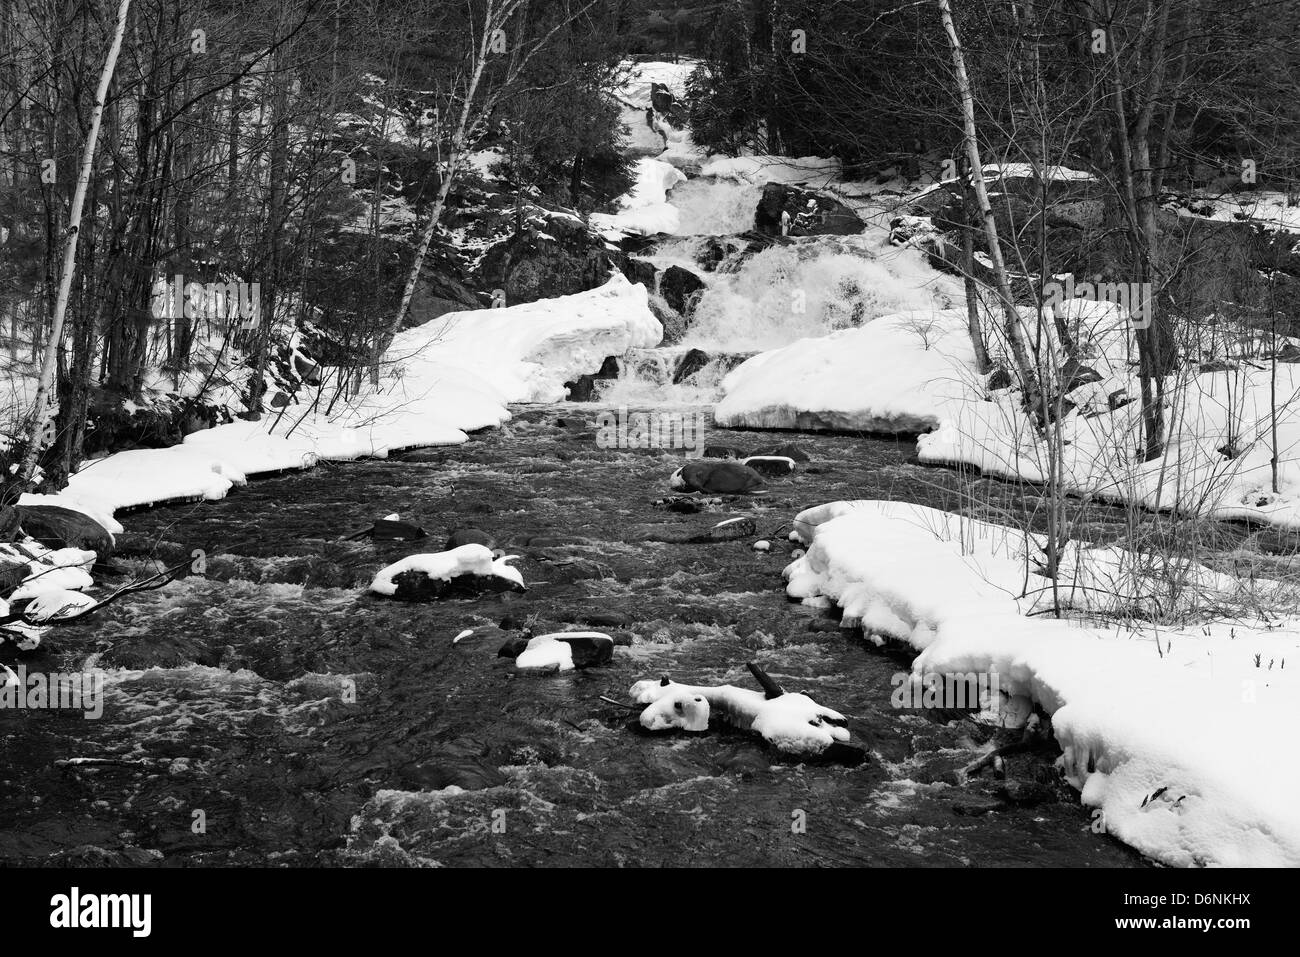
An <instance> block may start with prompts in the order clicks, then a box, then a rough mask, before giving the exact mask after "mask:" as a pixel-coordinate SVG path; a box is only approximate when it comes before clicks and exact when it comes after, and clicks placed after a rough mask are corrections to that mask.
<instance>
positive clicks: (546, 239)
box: [479, 216, 613, 305]
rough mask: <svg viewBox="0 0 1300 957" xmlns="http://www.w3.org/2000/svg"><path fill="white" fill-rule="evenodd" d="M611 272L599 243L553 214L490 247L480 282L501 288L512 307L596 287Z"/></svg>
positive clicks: (581, 228)
mask: <svg viewBox="0 0 1300 957" xmlns="http://www.w3.org/2000/svg"><path fill="white" fill-rule="evenodd" d="M612 268H613V265H612V263H611V261H610V257H609V253H608V251H607V249H606V244H605V240H604V239H602V238H601V237H600V236H598V235H596V234H595V233H593V232H591V231H589V230H588V229H587V228H586V227H585V226H583V225H582V223H580V222H577V221H575V220H572V219H569V218H568V217H564V216H555V217H552V218H550V219H547V220H545V221H543V222H542V223H540V224H538V225H533V224H530V225H529V226H528V227H527V228H525V229H524V230H523V231H522V232H519V233H516V234H515V235H512V236H510V237H509V238H508V239H504V240H502V241H501V242H499V243H497V244H496V245H494V246H492V247H490V248H489V249H488V251H487V252H486V253H485V254H484V255H483V261H482V263H481V264H480V266H479V278H480V282H481V284H482V285H483V286H484V287H485V288H487V289H502V290H504V292H505V304H506V305H516V304H518V303H521V302H536V301H537V300H538V299H550V298H554V297H556V296H568V295H572V294H574V293H579V292H585V291H586V290H588V289H595V288H596V287H597V286H601V285H604V283H605V282H607V281H608V280H609V274H610V270H611V269H612Z"/></svg>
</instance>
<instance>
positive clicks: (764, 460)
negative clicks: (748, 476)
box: [741, 455, 794, 477]
mask: <svg viewBox="0 0 1300 957" xmlns="http://www.w3.org/2000/svg"><path fill="white" fill-rule="evenodd" d="M741 464H742V465H746V466H748V467H749V468H751V469H753V470H754V471H755V472H757V473H758V474H759V475H766V476H769V477H778V476H781V475H789V474H790V473H791V472H793V471H794V459H791V458H786V457H785V456H784V455H751V456H749V458H747V459H745V460H744V461H743V462H742V463H741Z"/></svg>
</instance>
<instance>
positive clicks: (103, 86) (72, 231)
mask: <svg viewBox="0 0 1300 957" xmlns="http://www.w3.org/2000/svg"><path fill="white" fill-rule="evenodd" d="M130 7H131V0H122V2H121V4H120V5H119V6H118V8H117V25H116V27H115V28H114V30H113V41H112V43H111V44H110V45H109V48H108V56H107V57H106V58H105V59H104V69H103V70H102V71H101V72H100V75H99V87H98V89H97V90H96V92H95V107H94V109H93V110H92V112H91V114H90V131H89V133H87V135H86V144H85V147H84V148H83V150H82V154H81V170H80V172H79V173H78V174H77V186H76V189H75V190H74V191H73V194H72V208H71V210H70V211H69V214H68V239H67V243H66V244H65V245H64V249H63V268H62V271H61V273H60V275H59V291H58V297H57V298H56V299H55V302H54V314H53V317H52V319H51V321H50V329H49V338H48V339H47V340H46V342H45V355H44V357H43V358H42V360H41V373H40V378H39V379H38V380H37V383H36V396H35V399H34V400H33V403H32V406H33V408H32V426H31V430H30V432H29V433H28V436H29V441H28V445H27V449H26V451H25V452H24V453H23V462H22V467H21V469H20V470H19V476H20V479H21V481H22V482H23V483H24V484H28V483H30V482H31V479H32V476H33V475H34V474H35V472H36V460H37V457H38V455H39V454H40V439H41V433H42V431H43V430H44V428H45V423H46V422H47V421H49V409H48V408H47V405H48V398H49V393H50V384H51V382H52V381H53V378H54V363H55V360H56V358H57V357H58V352H59V343H60V342H61V340H62V338H63V322H64V317H65V315H66V314H67V310H68V299H69V297H70V296H71V293H72V274H73V271H74V270H75V268H76V263H77V234H78V232H79V231H80V227H81V212H82V207H83V206H84V205H85V202H86V191H87V189H88V188H89V186H90V175H91V172H92V171H93V169H94V166H95V142H96V141H97V140H98V139H99V123H100V118H101V117H102V116H103V114H104V101H105V100H106V99H107V97H108V86H109V83H110V82H111V81H112V79H113V71H114V70H115V69H116V67H117V55H118V52H119V51H120V50H121V49H122V36H123V35H124V34H125V33H126V17H127V13H128V12H129V10H130Z"/></svg>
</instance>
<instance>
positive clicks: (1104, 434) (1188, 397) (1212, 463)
mask: <svg viewBox="0 0 1300 957" xmlns="http://www.w3.org/2000/svg"><path fill="white" fill-rule="evenodd" d="M1099 365H1100V368H1099V369H1098V372H1100V373H1102V374H1103V377H1102V379H1101V381H1099V382H1096V383H1092V384H1088V385H1085V386H1082V387H1080V388H1079V389H1076V390H1075V391H1074V392H1072V393H1070V394H1069V398H1070V399H1071V401H1074V402H1075V403H1076V404H1077V405H1079V410H1078V411H1077V412H1076V413H1075V414H1072V415H1070V416H1068V417H1066V419H1065V420H1064V421H1063V423H1062V433H1063V438H1064V439H1065V442H1066V444H1065V445H1064V447H1063V449H1062V461H1061V467H1062V474H1063V476H1064V480H1065V483H1066V485H1067V486H1068V487H1069V488H1071V489H1072V490H1073V491H1076V492H1078V493H1080V494H1086V495H1091V496H1095V497H1097V498H1103V499H1107V500H1113V501H1121V502H1134V503H1137V504H1140V505H1142V506H1144V507H1147V508H1152V509H1160V508H1177V509H1179V510H1181V511H1183V512H1185V513H1188V514H1195V515H1199V516H1202V517H1205V518H1218V519H1253V520H1257V521H1263V522H1271V523H1274V524H1278V525H1284V526H1288V527H1291V528H1300V367H1297V366H1296V365H1294V364H1289V363H1281V362H1280V363H1278V364H1277V370H1276V381H1274V380H1273V378H1272V370H1271V369H1270V367H1269V364H1268V363H1267V361H1266V360H1265V361H1263V362H1260V363H1250V362H1244V361H1243V362H1241V363H1239V364H1238V365H1237V368H1235V369H1230V370H1227V371H1216V372H1204V373H1201V372H1198V371H1197V370H1196V367H1195V366H1194V365H1193V366H1191V367H1189V368H1185V369H1183V370H1181V371H1180V372H1179V373H1178V374H1177V375H1175V376H1171V377H1170V379H1169V384H1168V395H1169V398H1168V406H1167V407H1166V409H1165V420H1166V423H1167V426H1166V429H1167V433H1168V437H1167V442H1166V448H1165V452H1164V454H1163V455H1162V456H1160V457H1159V458H1157V459H1155V460H1153V461H1150V462H1141V461H1138V460H1137V458H1136V456H1135V455H1134V454H1133V451H1132V450H1133V449H1134V448H1136V446H1137V442H1138V438H1137V437H1138V436H1139V435H1140V434H1141V422H1140V415H1141V409H1140V403H1138V402H1137V401H1128V402H1127V404H1125V405H1123V406H1122V407H1120V408H1117V409H1114V410H1112V409H1111V408H1109V405H1108V401H1107V397H1108V395H1109V394H1112V393H1118V394H1120V395H1124V396H1126V397H1132V396H1136V395H1137V394H1138V390H1137V385H1136V383H1134V382H1132V381H1130V378H1129V375H1128V373H1127V371H1118V372H1117V371H1113V370H1114V369H1115V368H1116V367H1117V366H1120V365H1121V362H1120V361H1119V360H1116V361H1114V362H1111V363H1100V364H1099ZM1274 392H1276V409H1277V423H1276V425H1277V441H1276V449H1277V454H1278V469H1277V489H1276V491H1275V490H1274V487H1273V470H1272V458H1273V451H1274V440H1273V416H1272V411H1273V409H1274V407H1275V403H1274V398H1273V397H1274ZM990 398H991V399H992V401H989V402H972V403H969V404H966V405H965V406H964V407H962V408H961V409H959V410H957V411H954V412H953V414H951V416H950V417H949V418H948V419H946V420H945V421H944V422H943V423H942V424H941V425H940V427H939V428H938V429H937V430H936V431H935V432H933V433H932V434H930V435H925V436H921V438H920V439H919V440H918V441H917V452H918V455H919V457H920V459H921V461H923V462H930V463H935V464H953V463H968V464H971V465H975V466H977V467H979V468H980V469H982V470H984V471H986V472H988V473H990V474H994V475H1002V476H1008V477H1023V478H1025V479H1028V480H1030V481H1042V480H1043V478H1044V476H1045V474H1046V473H1047V471H1048V466H1047V450H1046V448H1045V446H1044V445H1043V444H1042V442H1041V441H1040V440H1039V439H1038V438H1037V436H1036V435H1035V433H1034V430H1033V429H1032V427H1031V425H1030V423H1029V422H1028V421H1027V420H1026V417H1025V415H1024V412H1023V411H1022V410H1021V409H1020V407H1019V404H1018V403H1019V401H1020V399H1019V394H1018V393H1011V392H999V393H994V394H992V396H991V397H990Z"/></svg>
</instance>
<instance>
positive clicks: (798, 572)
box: [785, 501, 1300, 867]
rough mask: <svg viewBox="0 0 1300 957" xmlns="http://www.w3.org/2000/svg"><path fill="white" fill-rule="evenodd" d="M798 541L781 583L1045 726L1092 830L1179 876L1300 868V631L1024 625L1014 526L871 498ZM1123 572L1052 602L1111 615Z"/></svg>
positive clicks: (809, 513) (1099, 574)
mask: <svg viewBox="0 0 1300 957" xmlns="http://www.w3.org/2000/svg"><path fill="white" fill-rule="evenodd" d="M795 528H796V530H797V531H798V532H799V533H800V535H801V537H802V539H803V540H804V541H805V542H807V543H808V544H809V549H808V552H807V554H806V555H804V556H803V557H801V558H799V559H796V560H795V561H794V562H793V563H791V564H790V565H789V566H788V567H787V568H786V570H785V575H786V578H787V579H788V581H789V584H788V586H787V590H788V592H789V594H790V595H791V597H794V598H799V599H805V600H815V599H818V598H820V599H823V600H825V599H829V600H831V601H833V602H834V603H835V604H836V605H838V606H839V607H840V608H841V609H842V610H843V615H844V618H843V622H842V623H843V625H844V626H845V627H860V628H862V629H863V631H864V632H865V633H866V634H867V635H868V636H869V637H871V636H876V637H877V638H878V640H879V639H885V638H888V639H892V640H895V641H899V642H902V643H904V644H906V645H907V646H909V647H911V648H912V649H913V650H915V651H916V652H917V656H916V658H915V660H914V661H913V663H912V672H913V674H914V675H915V676H916V677H917V679H918V680H919V679H921V678H922V677H923V676H926V675H934V674H939V675H943V674H968V673H982V674H988V673H990V672H994V673H996V674H997V676H998V687H999V688H1000V691H1001V693H1002V694H1003V695H1004V696H1005V700H1004V701H1003V702H1001V708H1000V712H1001V714H1002V715H1003V716H1005V715H1007V714H1011V715H1013V716H1016V718H1017V719H1023V718H1024V717H1026V716H1027V715H1028V714H1029V713H1030V712H1029V709H1028V708H1026V707H1024V706H1023V705H1025V704H1031V705H1032V706H1034V707H1036V708H1038V709H1040V710H1041V711H1042V712H1043V713H1044V714H1046V715H1047V716H1048V717H1049V718H1050V720H1051V727H1052V732H1053V733H1054V734H1055V736H1056V739H1057V741H1058V742H1059V743H1060V746H1061V749H1062V751H1063V752H1064V753H1063V754H1062V756H1061V758H1060V761H1059V765H1060V768H1061V770H1062V772H1063V773H1064V774H1065V775H1066V776H1067V777H1068V778H1069V780H1070V782H1071V783H1072V784H1074V785H1075V786H1076V787H1077V788H1079V790H1080V794H1081V797H1082V800H1083V802H1084V803H1085V804H1086V805H1088V806H1089V807H1092V808H1095V809H1097V811H1096V812H1095V813H1094V816H1093V823H1094V829H1095V830H1097V831H1098V832H1101V831H1103V830H1104V831H1106V832H1108V833H1110V834H1113V835H1115V836H1116V837H1118V838H1119V839H1120V840H1122V841H1124V842H1125V843H1127V844H1130V845H1132V846H1133V847H1136V848H1138V849H1139V850H1141V851H1142V852H1143V853H1145V854H1148V855H1150V856H1151V857H1153V858H1155V859H1156V860H1159V861H1162V862H1164V863H1166V864H1170V865H1174V866H1277V867H1295V866H1300V813H1297V811H1296V803H1295V801H1294V800H1293V799H1292V795H1294V794H1295V793H1296V790H1297V788H1300V769H1298V768H1297V765H1296V763H1295V761H1293V760H1291V759H1290V757H1289V755H1290V754H1291V746H1292V745H1291V736H1292V734H1293V732H1294V729H1295V727H1296V726H1297V725H1300V677H1298V676H1300V669H1298V668H1297V663H1298V662H1300V621H1294V620H1293V621H1268V622H1266V621H1236V622H1232V623H1229V622H1218V623H1210V624H1204V625H1201V626H1198V627H1195V628H1161V627H1156V626H1154V625H1148V626H1145V627H1139V628H1137V629H1131V628H1121V627H1107V626H1104V625H1102V624H1084V623H1083V622H1082V621H1069V620H1054V619H1050V618H1044V617H1030V615H1032V614H1033V613H1034V612H1035V611H1041V610H1042V608H1043V605H1044V599H1045V598H1047V597H1050V596H1049V595H1048V594H1047V585H1048V582H1047V580H1046V579H1043V578H1040V577H1038V576H1037V575H1035V574H1033V573H1031V572H1027V567H1028V566H1031V565H1032V560H1033V556H1034V555H1036V554H1039V552H1040V548H1039V546H1038V545H1034V544H1032V543H1029V542H1027V540H1026V537H1025V536H1024V535H1023V534H1022V533H1020V532H1018V531H1016V530H1013V529H1008V528H1003V527H1000V526H996V525H989V524H986V523H983V522H979V521H975V520H972V519H969V518H965V517H962V516H959V515H954V514H951V513H946V512H939V511H935V510H934V509H929V508H925V507H922V506H916V505H909V504H906V503H898V502H879V501H862V502H835V503H830V504H828V505H822V506H818V507H816V508H812V509H808V510H805V511H804V512H801V513H800V514H799V516H798V517H797V519H796V524H795ZM1123 558H1124V556H1123V555H1122V553H1119V552H1118V551H1117V550H1113V549H1105V550H1093V551H1092V552H1091V553H1088V552H1087V551H1086V550H1085V551H1083V552H1081V553H1080V554H1078V555H1076V557H1075V561H1074V567H1075V568H1076V569H1078V570H1079V571H1078V573H1077V574H1076V575H1075V576H1074V578H1073V580H1070V581H1066V582H1064V583H1063V584H1062V591H1064V592H1065V593H1066V594H1067V595H1068V596H1070V597H1071V598H1072V600H1073V601H1074V602H1075V603H1076V604H1077V605H1078V606H1081V607H1083V608H1085V609H1086V608H1089V607H1097V606H1098V605H1099V604H1102V603H1103V601H1106V602H1109V601H1113V597H1112V594H1113V593H1112V592H1110V590H1109V589H1101V590H1097V589H1096V588H1095V586H1096V585H1099V584H1108V583H1109V584H1113V583H1114V582H1115V581H1118V580H1119V579H1120V578H1121V577H1126V576H1121V574H1120V572H1119V569H1120V567H1121V566H1122V564H1123ZM1206 575H1207V576H1208V577H1213V578H1215V579H1216V580H1215V582H1214V583H1215V584H1216V585H1217V586H1218V587H1221V588H1224V589H1227V590H1229V591H1231V590H1234V589H1238V588H1245V587H1256V586H1257V584H1258V583H1243V582H1237V581H1235V580H1231V579H1227V578H1226V576H1211V573H1209V572H1208V570H1206ZM1110 576H1113V580H1112V579H1111V577H1110ZM1147 584H1148V586H1149V587H1151V588H1154V589H1160V588H1161V587H1162V586H1163V583H1162V582H1159V581H1149V582H1148V583H1147ZM1288 660H1289V661H1290V665H1291V667H1290V668H1287V667H1286V665H1287V662H1288ZM1016 699H1019V701H1018V702H1017V700H1016ZM1017 704H1019V705H1021V706H1020V707H1017ZM1016 723H1018V721H1017V722H1016Z"/></svg>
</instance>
